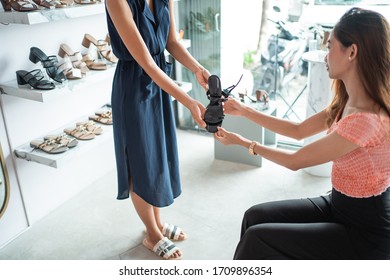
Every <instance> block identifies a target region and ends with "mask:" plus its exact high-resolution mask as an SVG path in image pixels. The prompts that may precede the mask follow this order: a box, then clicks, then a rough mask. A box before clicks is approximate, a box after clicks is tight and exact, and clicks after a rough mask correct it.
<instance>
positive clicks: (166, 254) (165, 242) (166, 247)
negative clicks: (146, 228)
mask: <svg viewBox="0 0 390 280" xmlns="http://www.w3.org/2000/svg"><path fill="white" fill-rule="evenodd" d="M142 244H144V246H145V247H146V248H148V249H149V250H151V251H152V252H154V253H155V254H156V255H157V256H159V257H161V258H163V259H165V260H180V259H181V256H178V257H176V258H173V257H172V258H171V256H172V255H173V254H174V253H176V252H177V251H179V250H180V249H179V248H178V247H177V246H176V245H175V244H174V243H173V242H172V241H171V240H169V239H168V238H167V237H164V238H163V239H161V240H160V241H159V242H157V243H156V245H154V246H153V247H152V246H151V245H149V244H148V241H147V240H146V238H145V239H144V240H143V241H142Z"/></svg>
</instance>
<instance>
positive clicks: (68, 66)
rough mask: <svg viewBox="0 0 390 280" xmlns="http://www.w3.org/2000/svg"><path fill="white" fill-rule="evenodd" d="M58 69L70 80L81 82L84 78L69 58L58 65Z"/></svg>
mask: <svg viewBox="0 0 390 280" xmlns="http://www.w3.org/2000/svg"><path fill="white" fill-rule="evenodd" d="M58 68H59V69H60V70H62V71H63V72H64V74H65V76H66V78H67V79H68V80H79V79H81V78H83V74H82V73H81V71H80V69H77V68H73V64H72V62H71V61H70V59H69V58H68V57H66V58H65V59H63V60H62V62H59V63H58Z"/></svg>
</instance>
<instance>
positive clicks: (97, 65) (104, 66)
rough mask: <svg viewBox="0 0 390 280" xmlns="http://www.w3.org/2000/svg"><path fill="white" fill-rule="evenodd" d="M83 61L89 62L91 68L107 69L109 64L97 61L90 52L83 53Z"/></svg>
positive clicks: (88, 65)
mask: <svg viewBox="0 0 390 280" xmlns="http://www.w3.org/2000/svg"><path fill="white" fill-rule="evenodd" d="M82 61H83V62H85V64H87V67H88V68H89V69H90V70H107V64H105V63H103V62H96V61H95V60H94V59H93V58H92V56H90V55H89V54H86V55H83V58H82Z"/></svg>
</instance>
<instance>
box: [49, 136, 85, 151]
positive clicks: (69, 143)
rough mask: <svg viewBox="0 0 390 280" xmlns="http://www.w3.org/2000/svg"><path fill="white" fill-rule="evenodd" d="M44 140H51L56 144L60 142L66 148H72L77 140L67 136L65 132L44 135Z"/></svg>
mask: <svg viewBox="0 0 390 280" xmlns="http://www.w3.org/2000/svg"><path fill="white" fill-rule="evenodd" d="M44 138H45V140H52V141H54V142H55V143H57V144H62V145H64V146H66V147H68V148H74V147H76V146H77V144H78V143H79V141H77V139H76V138H73V137H69V136H68V135H67V134H61V135H46V136H45V137H44Z"/></svg>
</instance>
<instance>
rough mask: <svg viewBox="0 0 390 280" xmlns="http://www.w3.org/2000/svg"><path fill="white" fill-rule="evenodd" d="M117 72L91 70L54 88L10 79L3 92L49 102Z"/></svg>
mask: <svg viewBox="0 0 390 280" xmlns="http://www.w3.org/2000/svg"><path fill="white" fill-rule="evenodd" d="M114 72H115V67H110V68H109V69H107V70H104V71H90V72H88V73H87V77H85V78H83V79H80V80H70V81H67V82H65V84H64V85H59V86H57V88H55V89H53V90H47V91H42V90H36V89H31V88H30V87H24V86H18V84H17V82H16V80H12V81H8V82H5V83H2V84H0V89H1V93H2V94H7V95H10V96H15V97H20V98H24V99H28V100H33V101H38V102H47V101H49V100H53V99H56V98H60V97H61V96H66V95H68V94H71V93H72V92H75V91H78V90H82V89H83V88H87V87H89V86H90V85H91V84H93V83H96V82H101V81H102V80H104V79H107V80H109V79H110V80H111V79H112V77H113V75H114ZM175 82H176V84H177V85H179V86H180V87H182V88H183V90H184V91H185V92H189V91H190V90H191V89H192V84H191V83H187V82H179V81H175Z"/></svg>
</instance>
